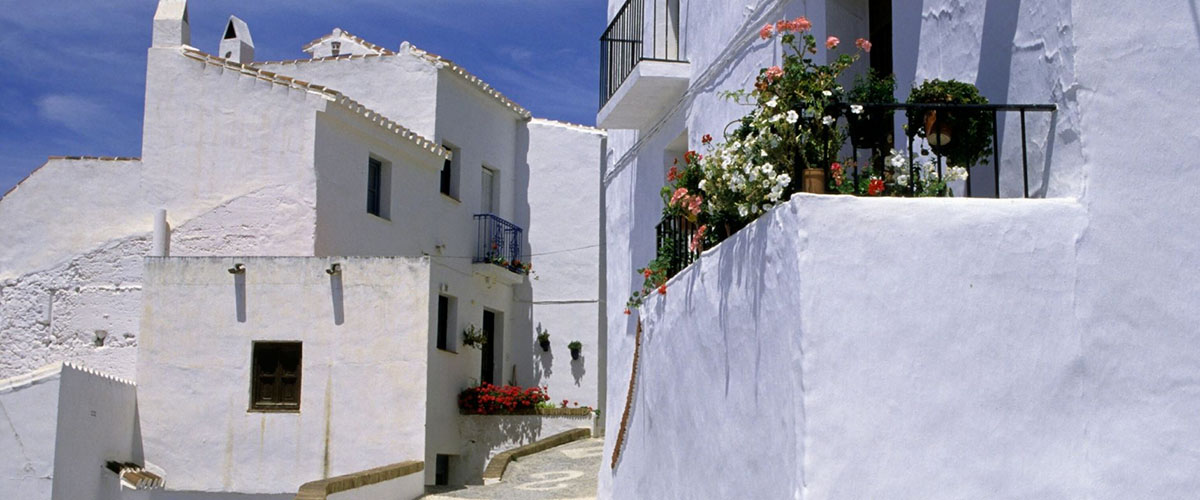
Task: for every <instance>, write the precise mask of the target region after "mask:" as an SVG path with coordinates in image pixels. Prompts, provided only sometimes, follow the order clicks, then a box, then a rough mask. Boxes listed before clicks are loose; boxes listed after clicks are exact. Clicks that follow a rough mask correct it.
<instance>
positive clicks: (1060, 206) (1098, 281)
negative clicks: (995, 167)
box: [597, 0, 1200, 499]
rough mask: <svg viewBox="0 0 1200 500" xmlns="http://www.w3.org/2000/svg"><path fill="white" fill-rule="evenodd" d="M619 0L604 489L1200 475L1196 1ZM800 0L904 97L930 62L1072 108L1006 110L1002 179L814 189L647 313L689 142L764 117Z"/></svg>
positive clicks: (1088, 489)
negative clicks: (649, 285) (878, 191)
mask: <svg viewBox="0 0 1200 500" xmlns="http://www.w3.org/2000/svg"><path fill="white" fill-rule="evenodd" d="M608 7H609V8H608V15H609V20H610V23H611V24H610V27H616V29H618V30H622V31H615V32H610V33H606V39H608V40H611V46H613V47H620V46H621V44H622V43H632V42H622V40H625V41H636V43H637V45H636V46H633V47H624V48H616V49H614V50H612V51H607V52H605V53H604V56H602V57H605V59H602V61H601V72H602V74H603V75H604V76H602V80H603V81H602V87H604V88H605V92H602V94H601V98H602V100H603V102H601V106H600V108H599V113H598V115H597V121H598V125H599V126H601V127H606V128H610V129H612V130H610V135H609V141H608V144H607V147H608V152H607V155H606V156H607V158H606V165H605V173H604V180H603V183H604V190H605V207H606V215H605V219H606V222H607V234H606V237H605V240H606V242H607V245H608V253H607V255H608V263H607V274H606V280H607V293H608V300H607V310H606V315H607V319H608V325H609V331H608V341H609V358H608V360H609V364H610V365H609V370H608V373H609V375H610V376H609V382H608V384H609V387H610V388H611V390H609V392H608V407H609V408H610V413H611V416H612V418H609V419H608V420H607V432H606V434H605V435H606V440H607V442H606V455H605V458H604V462H603V464H602V466H601V470H600V472H599V479H600V498H619V499H633V498H794V499H802V498H804V499H861V498H922V499H928V498H1090V499H1108V498H1112V499H1118V498H1188V497H1192V496H1194V495H1195V492H1196V491H1197V490H1198V489H1200V475H1198V474H1197V473H1196V471H1197V470H1200V455H1197V454H1196V453H1194V450H1196V449H1197V448H1198V447H1200V427H1197V426H1196V425H1195V415H1196V412H1197V411H1198V410H1200V392H1197V390H1196V389H1197V386H1196V380H1197V378H1198V377H1200V348H1198V347H1197V339H1198V337H1197V328H1196V324H1197V323H1198V320H1200V308H1198V307H1197V306H1196V304H1197V303H1198V301H1200V279H1198V278H1200V275H1198V271H1197V269H1200V268H1198V267H1197V266H1196V265H1195V264H1194V263H1195V262H1196V261H1197V260H1198V259H1200V246H1198V245H1197V242H1200V225H1198V224H1196V220H1197V217H1198V216H1200V198H1197V197H1196V196H1195V193H1196V190H1195V185H1196V181H1197V180H1200V173H1198V172H1200V169H1197V168H1196V167H1197V165H1196V163H1197V160H1196V158H1197V157H1200V135H1198V134H1197V133H1196V132H1195V125H1194V123H1195V122H1196V118H1197V117H1198V115H1200V112H1198V111H1197V108H1196V107H1195V106H1194V103H1195V101H1196V96H1197V95H1200V83H1197V82H1200V79H1198V78H1196V77H1197V75H1198V72H1200V70H1198V69H1197V68H1200V64H1198V63H1200V51H1198V50H1197V47H1198V45H1197V43H1198V40H1200V38H1198V33H1200V31H1198V28H1197V26H1198V25H1197V22H1196V19H1197V17H1196V7H1195V5H1194V4H1189V3H1188V2H1179V1H1173V2H1158V3H1155V4H1154V5H1153V6H1149V5H1145V4H1136V3H1131V2H1120V1H1109V0H1101V1H1094V2H1079V1H1070V0H1047V1H1038V2H1015V1H988V2H962V1H957V0H923V1H909V0H892V1H874V0H817V1H788V0H759V1H751V2H740V3H737V4H732V3H730V2H726V1H723V0H610V1H609V2H608ZM802 15H803V16H807V18H808V19H809V20H811V22H812V26H813V32H814V33H815V34H816V36H817V39H818V40H821V41H824V40H825V37H826V36H828V35H836V36H838V37H840V38H841V40H842V41H843V43H848V41H849V40H854V39H855V38H856V37H864V38H870V39H871V40H872V41H873V42H874V50H872V51H871V53H870V55H869V61H865V62H866V63H867V64H868V65H870V66H876V67H881V68H890V70H891V71H894V72H895V74H896V77H897V78H896V80H897V97H898V98H899V99H900V100H901V101H903V100H904V99H905V98H906V96H907V94H908V89H909V88H910V84H916V83H920V82H921V81H923V80H925V79H932V78H940V79H951V78H953V79H958V80H962V81H967V82H972V83H976V84H977V85H978V87H979V88H980V89H981V90H982V92H983V93H984V95H985V96H987V97H988V98H989V99H990V100H991V102H993V103H1012V104H1053V105H1055V106H1056V111H1054V112H1052V113H1050V114H1038V115H1034V114H1033V113H1030V116H1028V117H1027V118H1028V120H1027V122H1026V125H1025V128H1024V130H1023V129H1022V124H1021V123H1022V122H1021V120H1020V117H1018V116H1016V113H1008V114H1006V116H1004V117H1003V118H1002V120H1003V121H1002V122H1001V127H1000V130H999V135H1000V143H1001V145H1002V147H1001V148H1000V152H1001V158H1002V161H1001V162H1000V165H999V166H1000V175H999V181H998V182H999V188H1000V195H1001V199H965V198H961V197H959V198H921V199H915V198H865V197H863V198H859V197H850V196H827V195H808V194H799V195H796V196H794V197H792V198H791V200H790V201H789V202H787V203H784V204H781V205H780V206H778V207H776V208H774V209H773V210H771V211H770V212H769V213H767V214H766V215H764V216H762V217H761V218H759V219H758V220H757V221H756V222H754V223H752V224H751V225H750V226H748V227H746V228H744V229H742V230H741V231H740V232H738V233H737V234H735V235H734V236H733V237H731V238H729V239H727V240H725V241H724V242H722V243H721V244H720V245H719V246H717V247H715V248H713V249H710V250H708V251H706V252H705V253H704V254H703V255H702V256H701V257H700V259H699V260H698V261H697V262H696V263H694V264H692V265H691V266H689V267H688V268H687V269H685V270H684V271H682V272H681V273H679V274H678V275H676V276H675V277H674V278H673V279H672V280H671V281H670V282H669V283H668V289H669V292H668V293H667V294H666V295H665V296H661V297H660V296H655V297H654V298H653V299H652V300H650V301H648V302H647V303H646V305H645V306H643V307H642V308H641V309H640V311H635V312H634V314H633V315H630V316H626V315H625V314H624V312H623V309H624V302H625V300H626V298H627V297H629V294H630V293H631V292H632V291H634V290H636V289H637V288H638V287H639V286H640V283H641V281H642V279H641V276H640V275H639V274H638V273H637V269H638V268H640V267H642V266H644V265H646V263H647V262H649V261H650V260H651V258H653V256H654V253H655V244H656V242H655V225H656V224H657V223H658V222H659V218H660V216H661V209H662V201H661V198H660V196H659V190H660V188H661V187H662V186H663V184H664V182H665V177H666V175H665V174H666V166H669V165H670V164H671V159H672V158H674V157H678V156H679V155H681V154H682V152H683V151H686V150H688V149H700V144H701V137H702V136H703V135H704V134H712V135H713V136H718V137H719V136H720V134H721V131H722V130H725V129H726V126H727V124H729V123H730V122H731V121H732V120H736V119H738V118H740V117H741V116H743V115H744V114H745V113H746V112H747V108H745V107H743V106H739V105H736V104H734V103H731V102H729V101H728V100H724V99H722V98H721V97H720V96H719V93H720V92H721V91H726V90H738V89H749V88H751V87H752V86H753V84H754V82H755V77H757V75H758V74H759V70H760V69H761V68H765V67H768V66H771V65H773V64H778V63H779V61H780V59H779V58H780V53H779V44H778V43H777V42H775V41H767V40H762V39H760V37H759V30H760V28H761V27H762V26H763V25H764V24H766V23H771V22H774V21H776V20H779V19H792V18H794V17H796V16H802ZM630 19H632V21H631V20H630ZM608 35H611V36H608ZM815 57H816V58H818V60H824V58H825V57H826V51H825V50H824V47H821V49H820V51H819V53H818V54H817V55H816V56H815ZM885 59H886V62H885ZM622 64H623V65H624V66H622ZM864 68H865V66H864ZM618 129H619V130H618ZM1023 134H1024V136H1025V137H1024V139H1023ZM897 136H898V137H899V136H900V134H897ZM1023 148H1024V149H1026V154H1027V156H1026V158H1027V160H1028V161H1027V164H1028V167H1027V170H1025V172H1028V179H1029V180H1028V186H1029V196H1028V198H1026V197H1025V196H1024V193H1023V186H1022V183H1023V182H1025V180H1024V178H1023V177H1024V176H1023V173H1022V172H1023V169H1022V161H1021V158H1022V149H1023ZM979 173H980V176H979V177H980V178H979V179H976V181H978V182H982V183H984V184H985V185H986V184H987V183H991V182H994V181H995V179H989V178H988V177H994V175H991V176H990V175H989V174H988V172H986V171H980V172H979ZM972 175H973V176H974V175H975V172H973V173H972ZM976 187H978V185H977V186H976ZM985 191H986V190H985ZM639 321H640V323H641V335H640V336H639V335H638V329H639V328H638V323H639ZM639 339H640V348H639V347H638V340H639ZM635 352H636V354H635ZM635 364H636V365H635ZM635 366H636V368H635ZM633 375H636V380H632V381H631V376H633ZM631 384H632V385H631ZM626 408H627V410H626ZM625 411H628V418H626V419H624V420H625V422H624V424H622V419H621V418H620V416H621V415H622V413H624V412H625ZM619 436H620V437H619Z"/></svg>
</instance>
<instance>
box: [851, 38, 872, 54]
mask: <svg viewBox="0 0 1200 500" xmlns="http://www.w3.org/2000/svg"><path fill="white" fill-rule="evenodd" d="M854 46H855V47H858V48H860V49H862V51H863V52H867V53H870V52H871V42H869V41H867V39H866V38H859V39H858V40H855V41H854Z"/></svg>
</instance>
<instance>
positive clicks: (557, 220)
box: [513, 119, 605, 407]
mask: <svg viewBox="0 0 1200 500" xmlns="http://www.w3.org/2000/svg"><path fill="white" fill-rule="evenodd" d="M528 130H529V153H528V155H527V162H528V165H529V178H528V184H527V188H526V189H527V191H528V206H529V208H528V211H529V212H528V213H529V228H528V241H529V244H528V250H527V252H528V253H530V254H531V255H533V256H534V257H532V260H531V262H532V263H533V267H534V270H535V272H536V273H537V278H538V279H537V280H536V281H530V284H531V285H532V286H531V288H530V289H529V291H528V293H529V294H530V295H522V296H521V297H522V299H524V300H530V301H531V303H532V317H531V322H530V323H529V326H528V327H527V329H526V330H525V331H523V332H521V333H520V335H519V336H517V337H516V338H514V339H513V341H514V342H515V343H517V346H516V348H517V349H521V350H523V351H526V352H528V353H529V355H528V356H527V357H526V358H525V359H526V360H527V364H522V365H520V366H518V373H519V375H520V376H521V378H523V379H526V380H530V382H524V383H525V384H526V385H539V386H548V387H549V388H550V391H549V393H550V397H551V398H553V400H554V401H559V400H562V399H569V400H571V401H577V402H579V404H580V405H581V406H592V407H600V406H601V405H600V400H601V398H602V396H600V394H601V392H600V391H602V390H603V387H602V385H601V383H600V381H601V379H602V377H603V374H602V372H601V371H600V370H601V369H600V367H601V366H602V365H603V364H604V356H603V354H604V341H603V336H602V334H601V325H600V322H599V311H600V291H601V288H600V279H601V273H602V268H601V265H602V262H603V259H604V257H603V256H604V249H603V246H602V245H601V231H602V228H603V219H602V218H601V215H600V210H599V207H600V206H601V194H600V189H599V186H600V174H601V169H600V168H599V167H600V165H601V163H602V162H601V155H602V154H603V152H604V151H603V146H604V139H605V134H604V133H603V132H601V131H598V130H595V129H590V128H584V127H578V126H571V125H566V124H561V123H557V122H551V121H545V120H537V119H535V120H533V121H531V122H530V123H529V125H528ZM538 325H541V327H542V328H543V329H545V330H547V331H549V332H550V343H551V349H550V351H548V352H544V351H542V348H541V347H540V346H539V345H538V343H537V332H536V328H537V326H538ZM573 340H578V341H580V342H582V343H583V350H582V355H581V357H580V359H579V360H572V359H571V354H570V351H569V350H568V349H567V344H568V343H570V342H571V341H573Z"/></svg>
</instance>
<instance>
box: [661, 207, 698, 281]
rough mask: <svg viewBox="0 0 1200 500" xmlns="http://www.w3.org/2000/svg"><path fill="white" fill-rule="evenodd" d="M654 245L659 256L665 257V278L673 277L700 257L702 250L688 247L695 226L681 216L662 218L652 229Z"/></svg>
mask: <svg viewBox="0 0 1200 500" xmlns="http://www.w3.org/2000/svg"><path fill="white" fill-rule="evenodd" d="M654 231H655V238H654V245H655V248H657V249H658V255H659V256H666V257H667V262H666V264H667V277H671V276H675V275H676V274H678V273H679V271H682V270H683V268H685V267H687V266H688V265H690V264H691V263H692V261H695V260H696V257H699V256H700V252H701V251H702V250H703V248H697V249H694V250H693V249H692V248H690V247H689V244H690V243H691V239H692V235H693V234H695V232H696V224H695V223H693V222H691V221H689V220H687V219H686V218H685V217H683V216H678V215H672V216H665V217H663V219H662V221H661V222H659V223H658V225H657V226H655V227H654Z"/></svg>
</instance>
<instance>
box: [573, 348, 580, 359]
mask: <svg viewBox="0 0 1200 500" xmlns="http://www.w3.org/2000/svg"><path fill="white" fill-rule="evenodd" d="M579 351H580V350H579V349H571V359H575V360H577V359H579Z"/></svg>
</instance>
